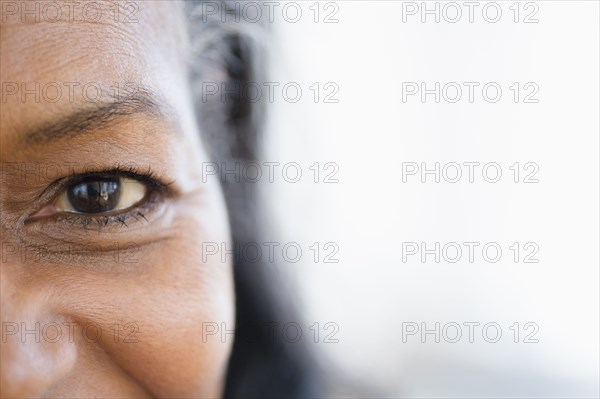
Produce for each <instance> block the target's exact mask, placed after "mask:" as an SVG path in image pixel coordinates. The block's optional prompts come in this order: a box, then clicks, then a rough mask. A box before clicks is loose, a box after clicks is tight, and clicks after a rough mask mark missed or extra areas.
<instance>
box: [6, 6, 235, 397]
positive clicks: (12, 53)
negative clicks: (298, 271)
mask: <svg viewBox="0 0 600 399" xmlns="http://www.w3.org/2000/svg"><path fill="white" fill-rule="evenodd" d="M11 4H12V6H11V7H9V8H5V6H6V4H5V2H3V4H2V7H3V8H4V9H3V15H2V19H3V20H2V24H1V25H0V75H1V79H0V80H1V82H2V86H3V87H2V102H1V104H0V105H1V112H0V141H1V146H0V160H1V162H2V180H1V190H0V205H1V209H2V212H1V219H0V226H1V229H2V230H1V231H2V262H1V268H0V273H1V275H0V284H1V286H0V294H1V313H0V316H1V319H2V341H1V351H0V354H1V380H0V383H1V394H2V395H1V396H2V397H11V398H13V397H93V396H95V395H101V396H103V397H114V398H119V397H170V398H174V397H188V398H189V397H216V396H219V395H220V394H221V389H222V385H223V382H224V376H225V370H226V365H227V360H228V356H229V352H230V346H231V345H230V344H231V342H230V339H231V334H229V335H228V336H227V337H228V339H221V336H220V334H217V335H215V334H212V335H207V332H208V331H210V332H214V331H215V330H216V331H220V330H221V329H225V328H227V329H228V330H231V329H233V320H234V306H233V288H232V269H231V265H230V262H229V261H230V259H229V258H230V257H226V258H225V259H222V257H221V256H206V254H204V255H203V248H207V247H206V243H212V244H211V248H214V246H212V245H218V246H222V247H225V248H227V247H229V248H231V245H230V243H229V237H230V232H229V230H228V221H227V214H226V211H225V207H224V200H223V197H222V193H221V191H220V188H219V183H218V181H215V180H214V178H213V177H212V176H208V177H206V176H203V175H202V174H201V172H202V167H201V165H202V162H208V159H207V157H206V151H205V150H204V149H203V147H202V144H201V141H200V134H201V133H200V132H199V131H198V128H197V126H196V124H195V119H194V116H193V107H192V99H191V94H190V92H189V91H188V87H189V86H188V84H187V82H186V75H187V72H186V60H185V54H186V48H187V43H186V40H187V39H186V33H185V22H184V13H183V12H182V10H181V9H180V8H179V6H177V5H176V4H175V3H172V2H168V1H167V2H160V1H152V2H137V3H135V4H134V5H133V6H131V5H130V6H125V3H122V4H121V8H120V9H118V10H117V9H116V8H115V5H114V3H112V2H110V3H102V4H103V5H102V8H100V9H98V7H94V8H93V9H92V8H89V9H87V10H85V14H84V10H82V8H83V6H82V4H84V3H81V2H79V3H77V2H76V4H78V5H76V6H72V5H71V6H69V5H68V4H69V2H65V3H61V2H58V3H54V4H58V5H59V6H60V7H61V8H62V10H61V12H62V16H61V17H60V19H59V20H56V19H57V9H56V8H46V9H45V10H44V6H45V4H46V2H33V1H32V2H26V3H22V2H14V3H13V2H11ZM71 4H73V2H71ZM98 4H100V3H96V5H98ZM25 7H27V9H28V10H30V13H29V14H27V13H24V10H23V8H25ZM36 7H39V8H36ZM69 7H74V8H69ZM31 10H33V11H31ZM36 10H37V11H36ZM36 12H37V15H36V14H35V13H36ZM98 13H100V14H98ZM98 15H101V16H100V18H99V21H98V22H95V21H94V20H95V19H96V18H97V16H98ZM36 17H39V18H38V20H37V21H36Z"/></svg>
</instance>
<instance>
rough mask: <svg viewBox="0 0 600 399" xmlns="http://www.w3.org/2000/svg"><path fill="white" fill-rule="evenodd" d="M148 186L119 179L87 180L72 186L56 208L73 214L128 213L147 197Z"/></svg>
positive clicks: (102, 177) (61, 197) (63, 194)
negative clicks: (123, 211)
mask: <svg viewBox="0 0 600 399" xmlns="http://www.w3.org/2000/svg"><path fill="white" fill-rule="evenodd" d="M147 191H148V189H147V187H146V185H145V184H143V183H141V182H139V181H137V180H134V179H129V178H126V177H119V176H87V177H84V178H81V179H79V180H77V181H76V182H74V183H71V184H69V185H68V186H67V187H66V189H65V191H64V193H62V194H61V195H60V196H59V198H58V200H57V201H56V203H55V204H54V205H55V207H56V208H57V210H59V211H63V212H71V213H85V214H103V213H108V212H113V211H118V210H121V209H127V208H130V207H132V206H133V205H135V204H137V203H138V202H140V201H141V200H143V199H144V197H145V196H146V193H147Z"/></svg>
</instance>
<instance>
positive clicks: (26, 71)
mask: <svg viewBox="0 0 600 399" xmlns="http://www.w3.org/2000/svg"><path fill="white" fill-rule="evenodd" d="M0 7H1V12H2V14H1V15H0V75H1V76H0V81H1V82H2V86H3V87H2V108H3V111H6V112H3V114H4V115H3V117H2V121H1V122H2V125H3V126H2V130H3V131H5V130H11V131H14V130H19V128H21V127H23V126H20V125H24V124H25V125H26V124H27V123H28V122H27V120H28V119H29V118H28V117H27V116H30V115H35V116H36V119H37V120H40V119H43V118H44V117H48V118H50V117H52V115H54V114H56V112H57V111H60V112H62V111H64V110H68V109H70V108H76V107H77V106H81V104H82V101H83V102H85V101H86V100H89V99H92V100H93V99H97V98H98V96H101V97H102V98H105V97H111V96H112V97H114V96H119V95H123V92H126V91H127V90H131V89H132V87H137V86H138V85H139V86H143V87H148V88H150V89H152V90H153V91H155V92H157V93H159V94H160V95H161V96H162V97H164V98H165V99H166V100H167V101H170V100H172V103H173V106H174V108H177V104H176V103H177V101H180V100H178V99H180V98H181V97H182V96H181V95H180V94H181V93H177V91H178V90H181V89H182V87H183V86H185V83H184V81H183V80H182V76H184V75H185V73H184V68H185V48H186V45H187V43H186V33H185V23H184V22H185V21H184V14H183V12H182V9H181V4H180V3H179V2H173V1H134V2H131V1H128V2H105V1H102V2H100V1H98V2H84V1H64V2H63V1H53V2H48V1H24V2H23V1H15V2H12V1H11V2H7V1H0ZM15 91H16V94H11V93H15ZM24 116H26V117H24ZM8 128H10V129H8Z"/></svg>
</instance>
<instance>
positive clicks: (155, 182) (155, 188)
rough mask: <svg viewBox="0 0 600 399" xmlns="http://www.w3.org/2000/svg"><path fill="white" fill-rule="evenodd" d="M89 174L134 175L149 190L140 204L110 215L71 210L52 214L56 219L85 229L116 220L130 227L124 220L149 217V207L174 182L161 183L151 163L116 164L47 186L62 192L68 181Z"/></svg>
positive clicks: (166, 192) (132, 176) (102, 225)
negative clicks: (147, 213) (146, 165)
mask: <svg viewBox="0 0 600 399" xmlns="http://www.w3.org/2000/svg"><path fill="white" fill-rule="evenodd" d="M90 176H114V177H126V178H130V179H134V180H137V181H139V182H140V183H143V184H144V185H145V186H146V188H147V190H148V192H147V194H146V196H145V198H144V199H143V200H142V201H141V202H140V203H139V205H137V206H136V205H134V206H132V207H130V208H128V209H126V210H124V211H121V212H120V213H116V214H112V215H86V214H78V213H70V212H69V213H60V214H58V215H56V216H55V217H54V218H55V220H56V221H57V222H66V223H69V224H71V225H73V224H80V225H81V226H83V227H84V228H86V229H87V228H89V227H90V226H96V227H98V228H99V229H102V228H107V227H111V226H113V225H116V224H120V225H122V226H125V227H129V226H128V224H127V222H128V221H131V220H135V221H140V218H142V219H143V220H145V221H148V219H146V216H145V213H146V212H150V211H152V210H153V209H154V208H155V207H156V205H158V203H159V202H160V200H161V199H163V198H165V197H167V196H168V195H169V194H171V192H170V189H169V186H170V185H171V184H173V183H174V181H171V182H168V183H162V182H161V181H160V178H159V176H158V175H157V174H156V173H155V172H154V171H153V170H152V169H151V168H150V167H148V168H147V169H146V170H141V169H140V168H138V167H136V166H132V165H128V166H120V165H116V166H115V167H114V168H112V169H108V170H102V171H97V172H90V173H82V174H73V175H71V176H69V177H67V178H63V179H60V180H58V181H56V182H54V183H52V184H51V185H50V186H49V187H48V188H47V190H48V189H54V190H55V191H56V192H58V193H61V192H62V191H63V190H65V189H67V188H68V187H69V186H70V185H71V184H73V183H75V182H76V181H78V180H79V179H81V178H82V177H90ZM57 196H58V195H54V196H53V197H54V199H53V200H55V199H56V197H57Z"/></svg>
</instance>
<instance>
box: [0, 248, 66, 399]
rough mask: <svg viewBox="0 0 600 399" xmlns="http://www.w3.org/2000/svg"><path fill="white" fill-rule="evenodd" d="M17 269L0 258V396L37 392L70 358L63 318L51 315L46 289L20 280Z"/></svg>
mask: <svg viewBox="0 0 600 399" xmlns="http://www.w3.org/2000/svg"><path fill="white" fill-rule="evenodd" d="M22 270H23V267H22V265H19V264H18V263H15V262H12V261H7V260H6V259H5V258H3V259H2V263H0V319H1V322H2V326H1V327H2V337H1V340H0V398H32V397H40V396H42V395H44V393H45V392H47V391H48V390H49V389H50V388H51V387H52V386H53V385H56V384H57V383H58V382H59V381H61V380H62V379H63V378H65V376H66V375H68V374H69V372H70V370H71V369H72V368H73V365H74V364H75V360H76V346H75V343H74V340H73V339H72V337H71V336H69V332H70V329H69V323H68V322H66V320H65V319H64V318H62V317H60V316H59V315H56V314H52V312H51V309H50V304H49V301H48V300H47V293H44V292H43V290H40V289H35V288H32V287H28V286H27V285H26V284H23V283H22V281H23V276H22V275H23V273H22Z"/></svg>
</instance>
